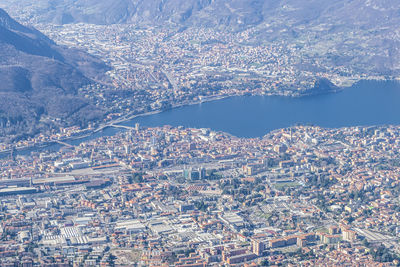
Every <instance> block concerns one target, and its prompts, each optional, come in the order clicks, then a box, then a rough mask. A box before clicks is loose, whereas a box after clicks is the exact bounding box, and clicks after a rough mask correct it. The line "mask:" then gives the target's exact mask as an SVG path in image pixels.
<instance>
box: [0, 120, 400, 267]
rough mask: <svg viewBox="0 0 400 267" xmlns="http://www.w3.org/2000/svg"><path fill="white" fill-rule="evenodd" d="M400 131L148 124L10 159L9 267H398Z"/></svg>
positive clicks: (1, 193)
mask: <svg viewBox="0 0 400 267" xmlns="http://www.w3.org/2000/svg"><path fill="white" fill-rule="evenodd" d="M399 135H400V128H399V127H353V128H341V129H324V128H319V127H303V126H298V127H292V128H288V129H282V130H277V131H274V132H272V133H269V134H267V135H266V136H264V137H263V138H254V139H242V138H237V137H233V136H231V135H229V134H225V133H222V132H214V131H212V130H210V129H192V128H183V127H170V126H163V127H156V128H146V127H141V126H140V125H139V124H137V125H135V127H132V128H131V129H129V130H127V131H126V132H122V133H119V134H117V135H115V136H111V137H101V138H98V139H94V140H91V141H87V142H83V143H81V144H80V145H78V146H70V145H69V146H65V147H63V148H62V149H61V150H60V151H58V152H53V153H39V152H34V153H32V154H31V155H25V156H22V155H16V154H12V153H11V154H10V156H9V157H7V158H4V159H2V160H1V161H0V175H1V176H2V177H3V179H2V180H1V181H0V218H1V221H0V236H1V237H0V238H1V244H0V263H1V265H2V266H16V264H19V263H22V264H23V266H171V265H174V266H221V265H229V266H236V265H237V266H270V265H273V266H274V265H275V266H299V265H301V266H316V265H319V266H346V265H347V266H349V265H353V264H354V262H357V264H359V266H373V265H377V266H395V265H398V264H399V258H398V256H397V254H398V253H399V252H400V251H399V249H400V247H399V244H400V243H399V238H400V228H399V226H398V225H399V218H400V216H399V215H400V205H399V200H400V198H399V197H400V195H399V192H400V190H399V189H400V180H399V174H400V155H399V152H398V151H399V148H400V142H399V140H400V139H399Z"/></svg>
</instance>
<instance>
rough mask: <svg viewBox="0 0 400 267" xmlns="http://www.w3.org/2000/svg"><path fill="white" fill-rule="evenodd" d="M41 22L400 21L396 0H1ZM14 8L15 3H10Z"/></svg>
mask: <svg viewBox="0 0 400 267" xmlns="http://www.w3.org/2000/svg"><path fill="white" fill-rule="evenodd" d="M2 2H3V3H0V6H2V7H6V8H10V9H9V10H10V11H12V9H14V11H18V9H19V10H25V12H26V18H31V19H33V20H36V21H37V22H39V23H58V24H64V23H76V22H86V23H93V24H114V23H136V24H139V25H140V24H142V25H165V24H168V23H170V24H175V25H176V24H178V25H191V26H210V27H216V26H218V27H225V26H226V27H230V28H231V29H238V28H245V27H249V26H255V25H262V24H264V23H270V22H274V23H276V22H277V20H283V21H281V23H282V25H283V24H286V23H287V22H293V23H294V24H307V25H309V24H311V25H317V24H321V23H327V22H329V23H333V24H335V25H340V24H349V25H359V26H361V25H375V26H376V24H386V23H388V22H389V23H390V22H391V21H393V20H396V22H398V17H399V16H398V15H399V8H400V3H399V2H398V1H396V0H383V1H382V0H368V1H365V0H352V1H346V0H339V1H329V0H311V1H298V0H284V1H275V0H251V1H249V0H230V1H226V0H113V1H109V0H60V1H51V0H39V1H38V0H25V1H24V2H23V3H21V2H20V1H17V0H3V1H2ZM11 7H12V8H11Z"/></svg>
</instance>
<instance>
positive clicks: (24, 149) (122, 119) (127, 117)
mask: <svg viewBox="0 0 400 267" xmlns="http://www.w3.org/2000/svg"><path fill="white" fill-rule="evenodd" d="M363 81H367V82H374V81H375V82H395V83H399V80H396V79H389V80H384V81H383V80H375V79H363V80H359V81H357V82H355V83H354V84H353V86H354V85H356V84H358V83H360V82H363ZM348 88H350V87H340V88H336V89H335V90H327V91H326V92H310V93H308V94H304V93H303V94H299V95H284V94H249V95H246V94H241V95H218V96H212V97H207V98H205V99H201V100H196V101H191V102H184V103H180V104H175V105H173V106H171V107H170V108H168V109H158V110H153V111H148V112H144V113H139V114H133V115H129V114H128V115H125V116H122V117H119V118H117V119H115V120H113V121H111V122H108V123H106V124H105V125H101V126H99V127H97V128H96V129H92V130H89V131H85V133H84V134H83V135H77V136H72V137H67V138H63V139H60V140H49V141H46V142H43V143H39V144H35V145H33V146H27V147H18V148H15V150H14V151H16V152H18V153H21V152H22V153H24V152H29V151H31V150H34V149H39V150H42V149H43V150H45V149H46V148H48V147H51V146H53V145H56V144H59V145H62V144H61V143H60V142H66V143H67V142H69V141H74V140H81V139H84V138H87V137H90V136H92V135H94V134H96V133H99V132H101V131H104V130H105V129H107V128H119V129H121V128H122V127H118V126H117V125H119V126H124V125H121V124H122V123H124V122H127V121H130V120H134V119H135V118H139V117H145V116H150V115H155V114H159V113H162V112H165V111H169V110H173V109H177V108H181V107H185V106H192V105H199V104H202V103H207V102H212V101H218V100H223V99H228V98H231V97H243V96H281V97H289V98H299V97H310V96H314V95H321V94H335V93H340V92H342V91H344V90H346V89H348ZM128 127H130V126H127V128H128ZM86 130H87V129H86ZM121 131H123V130H121ZM261 138H262V137H261ZM71 146H74V145H71ZM9 153H11V149H8V150H3V151H0V157H4V156H6V155H7V154H9Z"/></svg>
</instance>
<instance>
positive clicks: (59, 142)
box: [55, 141, 74, 147]
mask: <svg viewBox="0 0 400 267" xmlns="http://www.w3.org/2000/svg"><path fill="white" fill-rule="evenodd" d="M55 142H56V143H57V144H60V145H63V146H66V147H74V146H73V145H71V144H68V143H65V142H63V141H55Z"/></svg>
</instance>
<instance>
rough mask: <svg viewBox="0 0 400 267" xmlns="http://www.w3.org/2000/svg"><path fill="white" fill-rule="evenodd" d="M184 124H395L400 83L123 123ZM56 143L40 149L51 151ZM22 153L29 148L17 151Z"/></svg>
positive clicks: (228, 127) (230, 127)
mask: <svg viewBox="0 0 400 267" xmlns="http://www.w3.org/2000/svg"><path fill="white" fill-rule="evenodd" d="M135 123H140V125H142V126H162V125H171V126H185V127H194V128H211V129H213V130H217V131H224V132H227V133H230V134H232V135H235V136H238V137H262V136H263V135H265V134H267V133H268V132H270V131H272V130H275V129H280V128H285V127H290V126H295V125H297V124H302V125H318V126H321V127H328V128H339V127H345V126H372V125H387V124H395V125H396V124H398V125H400V83H398V82H391V81H388V82H378V81H362V82H359V83H357V84H355V85H354V86H352V87H350V88H347V89H345V90H343V91H341V92H338V93H332V94H324V95H315V96H305V97H298V98H292V97H284V96H242V97H231V98H226V99H222V100H218V101H212V102H205V103H201V104H198V105H191V106H184V107H180V108H176V109H171V110H168V111H165V112H162V113H158V114H153V115H149V116H143V117H137V118H135V119H133V120H131V121H127V122H124V123H122V125H126V126H134V124H135ZM119 131H121V129H117V128H106V129H104V130H103V131H102V132H98V133H95V134H93V135H91V136H89V137H86V138H83V139H79V140H71V141H68V143H70V144H72V145H78V144H79V143H81V142H84V141H87V140H90V139H94V138H96V137H101V136H110V135H114V134H116V133H117V132H119ZM60 147H61V145H58V144H56V145H51V146H49V147H46V148H45V149H40V150H39V151H43V150H51V151H56V150H58V149H59V148H60ZM20 153H21V154H26V153H29V151H24V152H20Z"/></svg>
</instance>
